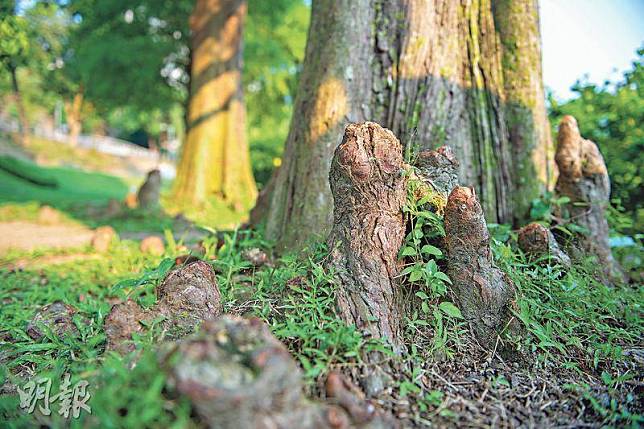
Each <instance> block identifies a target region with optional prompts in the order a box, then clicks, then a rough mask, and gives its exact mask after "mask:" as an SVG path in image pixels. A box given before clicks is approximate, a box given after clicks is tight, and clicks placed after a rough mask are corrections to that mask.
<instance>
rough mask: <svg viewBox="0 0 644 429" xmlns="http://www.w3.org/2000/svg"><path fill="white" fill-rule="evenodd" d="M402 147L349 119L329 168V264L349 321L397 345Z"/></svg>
mask: <svg viewBox="0 0 644 429" xmlns="http://www.w3.org/2000/svg"><path fill="white" fill-rule="evenodd" d="M403 165H404V163H403V157H402V146H401V145H400V142H399V141H398V139H397V138H396V136H394V134H393V133H392V132H391V131H389V130H387V129H384V128H382V127H381V126H380V125H378V124H375V123H373V122H365V123H360V124H350V125H348V126H347V128H346V129H345V132H344V138H343V140H342V143H341V144H340V145H339V146H338V147H337V148H336V150H335V154H334V156H333V161H332V164H331V171H330V173H329V182H330V185H331V192H332V193H333V200H334V211H333V228H332V230H331V233H330V235H329V238H328V244H329V250H330V252H331V254H330V258H329V263H328V264H329V267H330V268H331V269H333V271H334V272H335V275H336V278H337V280H338V283H339V284H338V290H337V293H336V296H337V305H338V308H339V313H340V316H341V317H342V318H343V319H344V320H345V321H346V322H347V323H349V324H355V325H356V326H357V327H358V328H359V329H362V330H365V331H367V332H369V333H370V334H371V335H373V336H376V337H381V338H386V339H388V340H389V341H390V343H391V344H392V345H393V346H394V347H395V348H397V347H398V346H400V345H401V343H402V341H401V335H400V321H401V320H402V315H401V311H400V308H399V307H400V305H399V302H398V299H399V297H398V292H399V291H398V287H399V286H398V280H397V279H396V276H397V275H398V274H399V272H400V263H399V261H398V260H397V259H398V251H399V250H400V247H401V245H402V243H403V240H404V236H405V222H404V219H403V212H402V207H403V205H404V204H405V199H406V188H407V176H406V175H404V174H403Z"/></svg>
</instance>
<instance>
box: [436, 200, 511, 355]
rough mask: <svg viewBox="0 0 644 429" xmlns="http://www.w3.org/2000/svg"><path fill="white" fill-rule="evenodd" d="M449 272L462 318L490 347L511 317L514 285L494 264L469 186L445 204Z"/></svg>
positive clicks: (488, 240)
mask: <svg viewBox="0 0 644 429" xmlns="http://www.w3.org/2000/svg"><path fill="white" fill-rule="evenodd" d="M445 242H446V245H447V262H448V274H449V277H450V279H451V280H452V283H453V285H452V288H453V291H454V293H455V295H456V299H457V301H458V304H459V307H460V309H461V312H462V313H463V316H464V317H465V319H466V320H467V321H468V322H469V323H470V325H471V326H472V328H473V330H474V333H475V334H476V336H477V338H478V339H479V341H480V343H481V344H482V345H483V346H485V347H488V348H493V347H494V345H495V342H496V338H497V336H498V335H499V334H500V333H501V331H503V330H504V329H505V328H506V326H507V324H508V322H509V320H510V317H511V313H510V307H511V305H512V302H513V300H514V294H515V287H514V284H513V283H512V280H511V279H510V278H509V277H508V276H507V274H505V273H504V272H503V271H501V270H500V269H499V268H498V267H497V266H496V265H495V264H494V260H493V256H492V250H491V248H490V235H489V232H488V230H487V224H486V223H485V218H484V216H483V210H482V208H481V205H480V203H479V201H478V199H477V198H476V195H475V193H474V191H473V190H472V189H471V188H466V187H457V188H454V190H453V191H452V193H451V194H450V195H449V199H448V200H447V206H446V207H445Z"/></svg>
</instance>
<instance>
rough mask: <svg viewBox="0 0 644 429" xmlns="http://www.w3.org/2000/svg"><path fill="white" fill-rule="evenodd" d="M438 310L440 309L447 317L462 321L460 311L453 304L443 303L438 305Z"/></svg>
mask: <svg viewBox="0 0 644 429" xmlns="http://www.w3.org/2000/svg"><path fill="white" fill-rule="evenodd" d="M438 308H440V309H441V311H442V312H443V313H445V314H446V315H448V316H449V317H453V318H455V319H462V318H463V315H462V314H461V310H459V309H458V307H456V306H455V305H454V304H453V303H451V302H449V301H443V302H441V303H440V304H439V305H438Z"/></svg>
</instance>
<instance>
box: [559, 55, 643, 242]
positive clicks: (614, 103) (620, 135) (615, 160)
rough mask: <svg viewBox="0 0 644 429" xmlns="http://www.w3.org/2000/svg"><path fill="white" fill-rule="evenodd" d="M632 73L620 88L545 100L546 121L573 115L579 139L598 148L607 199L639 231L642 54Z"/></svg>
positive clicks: (580, 90)
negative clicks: (606, 180) (608, 182)
mask: <svg viewBox="0 0 644 429" xmlns="http://www.w3.org/2000/svg"><path fill="white" fill-rule="evenodd" d="M637 54H638V59H637V60H636V61H635V62H634V63H633V68H632V69H631V70H629V71H627V72H625V73H624V77H623V80H621V81H619V82H606V83H605V84H604V85H603V86H597V85H594V84H591V83H587V82H578V83H577V84H576V85H575V86H574V87H573V88H572V89H573V91H574V92H575V93H576V94H577V95H578V97H577V98H574V99H572V100H570V101H567V102H564V103H558V102H557V101H556V100H554V99H553V98H552V97H551V98H550V118H551V123H552V124H553V126H557V125H558V124H559V121H560V120H561V117H562V116H563V115H573V116H574V117H575V118H576V119H577V122H578V123H579V129H580V131H581V135H582V136H583V137H584V138H587V139H590V140H592V141H594V142H595V143H597V145H598V146H599V149H600V150H601V152H602V155H603V156H604V159H605V161H606V165H607V167H608V173H609V174H610V178H611V186H612V192H611V197H612V198H613V199H617V200H618V201H616V202H617V205H620V204H621V206H623V207H624V208H625V210H626V212H627V213H628V214H629V215H630V216H631V217H632V218H633V222H634V224H633V229H634V230H635V231H642V230H643V229H644V208H643V207H642V201H643V200H644V187H643V186H642V167H643V166H644V87H643V86H642V85H643V84H644V65H643V64H642V58H643V56H644V48H642V49H639V50H638V52H637Z"/></svg>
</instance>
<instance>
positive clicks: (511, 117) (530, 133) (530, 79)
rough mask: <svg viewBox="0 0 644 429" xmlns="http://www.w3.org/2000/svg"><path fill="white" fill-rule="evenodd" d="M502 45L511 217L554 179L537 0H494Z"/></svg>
mask: <svg viewBox="0 0 644 429" xmlns="http://www.w3.org/2000/svg"><path fill="white" fill-rule="evenodd" d="M492 4H493V12H494V23H495V26H496V29H497V31H498V33H499V36H500V40H501V45H502V52H503V56H502V64H503V82H504V89H505V96H506V99H505V103H504V110H505V118H506V123H507V126H508V132H509V137H510V146H511V152H512V167H513V169H512V173H513V177H512V179H513V181H512V182H513V184H514V191H513V196H514V198H513V200H514V219H515V220H516V221H518V220H521V219H525V218H526V217H527V215H528V213H529V210H530V204H531V202H532V199H533V198H534V197H535V196H537V195H539V194H540V193H542V192H543V191H545V189H546V187H551V186H552V185H553V177H552V175H553V172H552V167H553V165H554V163H553V156H554V148H553V145H552V137H551V131H550V124H549V123H548V117H547V114H546V106H545V94H544V89H543V78H542V67H541V35H540V31H539V4H538V1H537V0H495V1H494V2H493V3H492Z"/></svg>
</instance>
